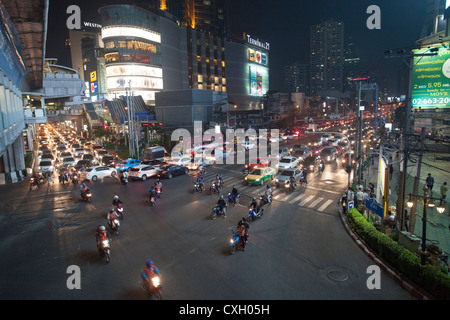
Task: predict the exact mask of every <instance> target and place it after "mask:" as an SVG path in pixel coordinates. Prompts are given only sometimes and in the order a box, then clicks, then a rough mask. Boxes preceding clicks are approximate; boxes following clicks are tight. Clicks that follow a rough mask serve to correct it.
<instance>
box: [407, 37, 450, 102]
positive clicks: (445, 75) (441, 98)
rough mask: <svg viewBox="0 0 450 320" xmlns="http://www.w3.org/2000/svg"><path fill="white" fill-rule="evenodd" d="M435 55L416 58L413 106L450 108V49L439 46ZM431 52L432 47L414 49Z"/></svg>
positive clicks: (416, 52)
mask: <svg viewBox="0 0 450 320" xmlns="http://www.w3.org/2000/svg"><path fill="white" fill-rule="evenodd" d="M437 48H438V51H437V54H436V55H435V56H417V57H415V58H414V69H413V81H412V107H413V108H419V107H420V108H422V109H425V108H450V50H447V49H446V48H444V47H442V46H439V47H437ZM421 53H423V54H429V53H431V51H430V48H426V49H420V50H414V54H421Z"/></svg>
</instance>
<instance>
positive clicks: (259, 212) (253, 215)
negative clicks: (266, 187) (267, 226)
mask: <svg viewBox="0 0 450 320" xmlns="http://www.w3.org/2000/svg"><path fill="white" fill-rule="evenodd" d="M248 212H249V213H248V216H247V220H248V221H249V222H252V221H255V220H256V219H260V218H262V216H263V213H264V209H263V208H261V207H258V208H257V209H256V211H255V210H253V208H249V210H248Z"/></svg>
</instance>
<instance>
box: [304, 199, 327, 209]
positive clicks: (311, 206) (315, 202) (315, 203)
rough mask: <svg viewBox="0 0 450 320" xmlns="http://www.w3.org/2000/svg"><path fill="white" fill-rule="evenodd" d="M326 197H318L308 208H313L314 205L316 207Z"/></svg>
mask: <svg viewBox="0 0 450 320" xmlns="http://www.w3.org/2000/svg"><path fill="white" fill-rule="evenodd" d="M323 200H324V199H323V198H320V197H319V198H318V199H316V200H315V201H313V202H312V203H310V204H309V206H308V208H313V207H315V206H316V205H317V204H318V203H319V202H321V201H323Z"/></svg>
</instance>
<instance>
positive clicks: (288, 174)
mask: <svg viewBox="0 0 450 320" xmlns="http://www.w3.org/2000/svg"><path fill="white" fill-rule="evenodd" d="M293 175H294V171H283V172H281V173H280V176H289V177H290V176H293Z"/></svg>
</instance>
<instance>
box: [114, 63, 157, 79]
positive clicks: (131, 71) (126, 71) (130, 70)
mask: <svg viewBox="0 0 450 320" xmlns="http://www.w3.org/2000/svg"><path fill="white" fill-rule="evenodd" d="M106 76H107V77H113V76H147V77H156V78H162V68H155V67H149V66H143V65H132V64H126V65H113V66H107V67H106Z"/></svg>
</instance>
